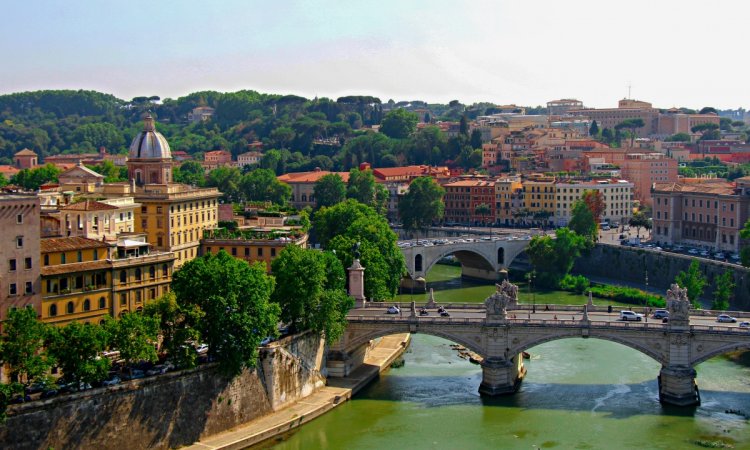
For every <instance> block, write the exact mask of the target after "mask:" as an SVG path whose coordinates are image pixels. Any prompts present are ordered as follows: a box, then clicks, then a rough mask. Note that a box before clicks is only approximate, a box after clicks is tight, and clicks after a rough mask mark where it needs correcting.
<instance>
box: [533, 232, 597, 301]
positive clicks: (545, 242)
mask: <svg viewBox="0 0 750 450" xmlns="http://www.w3.org/2000/svg"><path fill="white" fill-rule="evenodd" d="M584 248H586V240H585V238H584V237H583V236H579V235H578V234H576V233H575V232H573V231H571V230H570V229H568V228H564V227H563V228H558V229H557V230H556V231H555V239H552V237H551V236H548V235H544V236H534V237H533V238H531V241H530V242H529V246H528V247H527V248H526V254H527V255H529V260H530V261H531V264H532V265H533V266H534V270H535V271H536V273H537V280H538V283H539V284H540V285H542V286H546V287H551V288H557V287H558V285H559V284H560V281H561V280H562V279H563V278H564V277H565V275H567V274H568V273H570V270H571V269H572V268H573V263H575V260H576V258H578V257H579V256H580V255H581V251H582V250H583V249H584Z"/></svg>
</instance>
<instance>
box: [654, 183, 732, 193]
mask: <svg viewBox="0 0 750 450" xmlns="http://www.w3.org/2000/svg"><path fill="white" fill-rule="evenodd" d="M657 191H658V192H689V193H694V194H713V195H734V193H735V185H734V183H729V182H726V181H716V182H710V183H654V192H657Z"/></svg>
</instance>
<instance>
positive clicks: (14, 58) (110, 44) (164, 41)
mask: <svg viewBox="0 0 750 450" xmlns="http://www.w3.org/2000/svg"><path fill="white" fill-rule="evenodd" d="M105 5H106V6H105ZM1 11H2V15H1V16H2V17H3V21H2V22H3V23H2V26H0V57H1V58H2V59H1V60H0V61H1V62H0V93H10V92H19V91H25V90H35V89H63V88H65V89H95V90H98V91H102V92H107V93H111V94H114V95H116V96H117V97H120V98H123V99H130V98H132V97H135V96H140V95H147V96H150V95H159V96H161V97H162V98H166V97H172V98H175V97H179V96H182V95H185V94H188V93H190V92H194V91H198V90H208V89H212V90H219V91H234V90H239V89H254V90H257V91H261V92H269V93H279V94H297V95H302V96H305V97H309V98H311V97H314V96H319V97H330V98H336V97H339V96H342V95H354V94H358V95H374V96H378V97H380V98H381V99H382V100H383V101H387V100H388V99H394V100H397V101H398V100H425V101H428V102H443V103H447V102H448V101H450V100H453V99H458V100H460V101H461V102H462V103H472V102H475V101H488V102H493V103H502V104H505V103H516V104H520V105H540V104H544V103H546V102H547V101H549V100H553V99H558V98H577V99H579V100H582V101H583V102H584V104H586V105H587V106H593V107H613V106H616V104H617V101H618V100H619V99H621V98H623V97H626V96H627V95H628V85H632V95H631V96H632V97H633V98H637V99H640V100H646V101H650V102H652V103H653V104H654V105H655V106H657V107H662V108H668V107H672V106H688V107H693V108H700V107H702V106H707V105H710V106H715V107H717V108H722V109H724V108H738V107H745V108H750V87H749V86H748V81H749V80H750V76H748V75H749V74H750V57H749V56H748V43H749V42H750V31H749V30H750V28H748V27H747V21H748V20H750V2H747V1H743V0H736V1H735V0H724V1H714V2H711V1H706V0H702V1H698V0H629V1H627V2H612V1H601V0H598V1H597V0H569V1H560V0H521V1H518V0H517V1H513V2H510V1H505V0H496V1H482V0H471V1H459V0H430V1H410V0H370V1H367V2H365V1H352V0H348V1H347V0H340V1H334V0H323V1H302V0H300V1H284V0H263V1H252V0H246V1H241V0H236V1H235V0H231V1H230V0H202V1H192V0H151V1H140V0H127V1H125V0H122V1H102V0H96V1H93V0H91V1H83V0H65V1H63V0H54V1H53V0H3V2H2V10H1Z"/></svg>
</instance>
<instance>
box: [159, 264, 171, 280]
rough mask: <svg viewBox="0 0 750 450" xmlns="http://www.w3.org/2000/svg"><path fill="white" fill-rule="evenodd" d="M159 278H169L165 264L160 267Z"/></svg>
mask: <svg viewBox="0 0 750 450" xmlns="http://www.w3.org/2000/svg"><path fill="white" fill-rule="evenodd" d="M161 276H163V277H167V276H169V267H168V266H167V265H166V264H164V265H163V266H161Z"/></svg>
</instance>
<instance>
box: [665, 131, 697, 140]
mask: <svg viewBox="0 0 750 450" xmlns="http://www.w3.org/2000/svg"><path fill="white" fill-rule="evenodd" d="M664 140H665V141H666V142H690V141H691V139H690V135H689V134H687V133H677V134H673V135H672V136H669V137H667V138H666V139H664Z"/></svg>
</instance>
